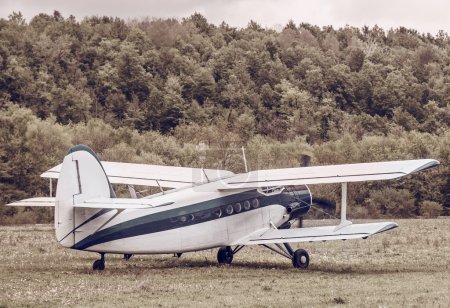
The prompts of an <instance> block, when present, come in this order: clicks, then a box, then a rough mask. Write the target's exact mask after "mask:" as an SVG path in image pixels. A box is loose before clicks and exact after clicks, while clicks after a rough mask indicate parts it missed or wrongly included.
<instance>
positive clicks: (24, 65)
mask: <svg viewBox="0 0 450 308" xmlns="http://www.w3.org/2000/svg"><path fill="white" fill-rule="evenodd" d="M449 64H450V38H449V36H448V34H447V33H444V32H442V31H441V32H439V33H438V34H437V35H435V36H433V35H430V34H421V33H418V32H417V31H415V30H411V29H406V28H398V29H391V30H387V31H385V30H383V29H381V28H379V27H376V26H375V27H373V28H367V27H364V28H361V29H360V28H354V27H345V28H340V29H334V28H333V27H331V26H330V27H323V28H319V27H317V26H313V25H310V24H300V25H296V24H294V23H293V22H289V23H288V24H287V25H286V26H285V27H284V29H283V30H282V31H275V30H271V29H265V28H262V27H261V26H260V25H258V24H257V23H255V22H252V21H251V22H250V23H249V24H248V26H247V27H246V28H243V29H237V28H233V27H230V26H229V25H227V24H226V23H222V24H221V25H219V26H215V25H213V24H210V23H208V21H207V20H206V19H205V18H204V17H203V16H202V15H200V14H193V15H191V16H190V17H188V18H185V19H183V20H181V21H178V20H175V19H140V20H131V21H124V20H122V19H119V18H112V17H97V16H94V17H89V18H86V19H84V20H82V21H77V20H76V19H75V18H74V17H73V16H70V17H68V18H64V17H63V16H61V14H60V13H59V12H57V11H55V12H54V14H53V15H47V14H39V15H37V16H35V17H34V18H32V19H31V20H30V21H29V22H27V21H25V20H24V19H23V17H22V15H21V14H20V13H12V14H11V15H10V17H9V18H8V19H7V20H5V19H0V108H1V111H0V112H1V123H0V125H1V127H0V130H1V132H0V133H1V145H0V147H1V148H0V159H1V163H2V164H1V167H0V168H1V170H0V177H1V183H0V185H1V192H2V194H1V196H0V203H4V202H8V201H10V200H14V199H19V198H22V197H26V196H29V195H30V193H32V194H42V193H44V192H45V190H46V189H47V188H46V185H47V183H45V182H44V181H42V180H41V179H39V178H38V175H39V174H40V173H41V172H42V171H43V170H46V169H47V168H49V167H51V166H53V165H55V164H57V163H59V162H60V161H61V158H62V157H63V156H64V153H65V151H66V150H67V149H68V147H69V146H71V145H73V144H77V143H85V144H88V145H89V146H92V147H93V148H94V150H96V151H98V152H99V153H100V154H101V156H102V158H103V159H107V160H122V161H134V162H146V163H160V164H175V165H184V166H200V165H204V166H205V167H215V166H218V165H220V166H221V167H222V168H229V169H231V170H233V171H242V169H243V167H242V160H241V157H240V152H239V148H240V147H241V146H245V147H246V148H247V152H248V153H247V155H248V160H249V161H250V165H251V167H252V168H253V169H256V168H265V167H292V166H298V165H299V164H300V163H302V161H303V159H302V157H305V156H310V157H312V163H313V164H330V163H343V162H364V161H376V160H392V159H409V158H427V157H429V158H436V159H439V160H441V162H442V163H443V165H442V166H441V167H439V169H437V170H434V171H429V172H426V173H424V174H423V175H417V176H415V177H413V178H410V179H406V180H404V181H398V182H392V183H384V182H383V183H369V184H364V185H356V184H355V187H356V188H355V189H354V190H353V192H352V195H351V198H353V199H352V201H354V202H355V203H358V204H362V205H363V206H362V207H361V208H359V211H360V212H361V213H360V215H361V216H364V215H372V216H380V215H391V216H392V215H394V216H395V215H397V216H410V215H420V214H423V213H425V212H427V213H431V212H433V213H437V212H440V210H441V209H443V208H444V209H446V208H449V207H450V197H449V191H450V171H449V166H448V162H449V161H450V158H449V151H450V141H449V140H450V130H449V127H450V104H449V103H450V70H449V67H450V65H449ZM19 107H20V108H19ZM252 164H253V166H252ZM387 187H391V188H387ZM314 189H315V190H317V194H319V195H322V196H324V197H327V198H331V199H333V198H334V199H335V200H338V197H337V196H338V192H337V191H336V190H335V188H334V187H332V189H329V188H327V189H322V190H321V188H314ZM383 200H385V201H383ZM383 204H384V205H383ZM400 208H402V209H406V210H404V211H403V210H401V211H400ZM426 209H429V210H426ZM2 211H3V212H5V210H4V209H2ZM8 211H9V213H10V214H12V213H13V212H14V210H12V209H9V210H8ZM444 213H446V212H445V211H444ZM427 215H428V214H427ZM433 215H435V214H433Z"/></svg>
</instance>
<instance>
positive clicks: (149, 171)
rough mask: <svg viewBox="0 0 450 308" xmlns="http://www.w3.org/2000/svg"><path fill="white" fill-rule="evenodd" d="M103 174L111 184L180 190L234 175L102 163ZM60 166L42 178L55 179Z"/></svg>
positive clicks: (201, 170) (220, 171) (207, 170)
mask: <svg viewBox="0 0 450 308" xmlns="http://www.w3.org/2000/svg"><path fill="white" fill-rule="evenodd" d="M102 165H103V168H104V169H105V173H106V175H107V176H108V179H109V181H110V183H112V184H129V185H143V186H155V187H158V186H161V187H168V188H180V187H185V186H188V185H192V184H195V183H203V182H206V181H208V180H209V181H213V180H216V179H218V178H224V177H228V176H232V175H234V173H233V172H231V171H227V170H215V169H201V168H185V167H173V166H160V165H146V164H131V163H116V162H107V161H103V162H102ZM60 171H61V165H58V166H55V167H53V168H51V169H50V170H47V171H46V172H44V173H43V174H41V176H42V177H44V178H52V179H57V178H58V177H59V172H60Z"/></svg>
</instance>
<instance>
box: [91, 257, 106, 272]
mask: <svg viewBox="0 0 450 308" xmlns="http://www.w3.org/2000/svg"><path fill="white" fill-rule="evenodd" d="M92 269H93V270H94V271H103V270H104V269H105V253H103V252H102V253H100V259H98V260H95V262H94V264H92Z"/></svg>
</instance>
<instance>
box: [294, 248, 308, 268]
mask: <svg viewBox="0 0 450 308" xmlns="http://www.w3.org/2000/svg"><path fill="white" fill-rule="evenodd" d="M292 265H294V267H295V268H307V267H308V265H309V255H308V252H306V250H304V249H297V250H296V251H295V252H294V256H293V257H292Z"/></svg>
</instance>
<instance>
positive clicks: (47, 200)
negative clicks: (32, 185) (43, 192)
mask: <svg viewBox="0 0 450 308" xmlns="http://www.w3.org/2000/svg"><path fill="white" fill-rule="evenodd" d="M7 205H9V206H55V198H54V197H36V198H30V199H23V200H19V201H15V202H11V203H8V204H7Z"/></svg>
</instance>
